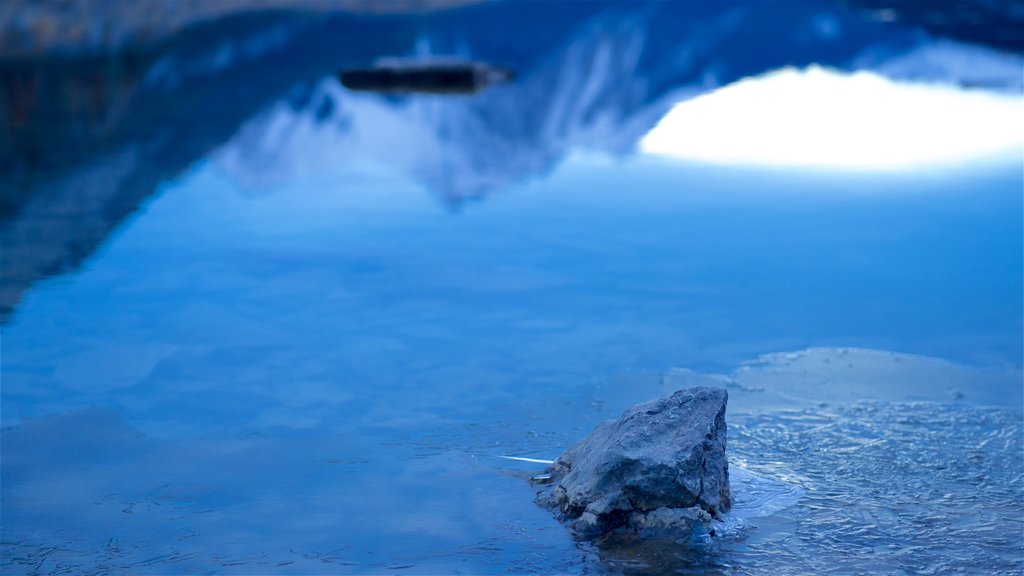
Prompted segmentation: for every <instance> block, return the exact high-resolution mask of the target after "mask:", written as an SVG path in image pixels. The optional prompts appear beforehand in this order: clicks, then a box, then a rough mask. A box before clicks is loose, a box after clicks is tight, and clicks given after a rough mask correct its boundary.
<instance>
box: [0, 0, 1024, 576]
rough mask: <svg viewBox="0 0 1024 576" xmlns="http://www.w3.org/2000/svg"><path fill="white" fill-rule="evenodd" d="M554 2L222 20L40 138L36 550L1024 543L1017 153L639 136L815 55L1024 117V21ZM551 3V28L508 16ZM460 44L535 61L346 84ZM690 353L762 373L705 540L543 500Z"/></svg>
mask: <svg viewBox="0 0 1024 576" xmlns="http://www.w3.org/2000/svg"><path fill="white" fill-rule="evenodd" d="M537 5H543V6H544V7H545V8H544V9H545V10H547V12H548V14H546V16H545V18H543V19H540V18H535V17H529V18H527V17H526V16H523V18H525V20H509V19H510V18H513V17H514V16H515V15H516V14H519V12H516V11H515V10H512V9H509V8H507V6H508V5H506V4H501V3H489V4H487V5H486V6H484V7H476V8H472V9H470V10H468V11H465V12H459V11H453V12H450V13H445V15H441V16H436V17H430V18H434V19H433V20H432V19H430V18H428V17H423V18H421V19H420V20H417V22H418V24H417V26H418V28H417V27H407V26H404V25H397V24H396V25H394V26H393V27H392V28H388V26H390V25H389V24H387V22H389V21H388V20H386V19H383V18H382V19H377V20H372V21H370V22H369V23H363V24H361V26H362V25H365V26H367V27H369V28H366V31H362V30H363V29H362V28H356V29H357V30H361V32H359V33H360V34H365V38H364V40H365V42H362V43H353V44H351V45H350V44H345V42H346V40H345V39H346V38H348V36H345V34H341V33H340V32H345V31H348V32H351V31H352V30H353V28H352V23H351V22H349V21H347V20H345V19H344V18H342V19H340V20H337V19H336V20H331V22H332V23H329V24H322V25H321V24H318V25H317V26H319V27H317V26H313V25H311V24H302V26H307V25H308V26H313V27H312V28H302V27H301V26H300V27H299V28H295V29H293V28H289V26H299V24H296V23H295V22H293V21H291V20H288V21H285V24H287V25H285V24H282V25H281V26H280V27H278V28H274V34H273V35H271V36H267V38H271V37H272V38H273V42H270V43H269V44H267V43H264V44H266V45H264V44H260V43H259V42H256V40H253V39H250V41H247V42H248V44H246V43H243V44H242V45H244V46H250V47H253V46H255V47H258V48H259V50H256V48H253V49H251V50H248V51H246V50H241V51H235V52H230V51H228V52H225V51H224V50H222V49H221V46H222V45H221V44H220V43H219V42H220V40H219V39H218V40H217V42H214V41H213V40H211V38H220V37H219V36H216V35H215V34H213V32H210V33H209V37H207V36H204V35H202V34H197V35H195V36H194V37H192V39H191V40H192V41H191V43H190V44H188V46H189V47H188V49H184V48H181V49H177V48H175V49H174V50H171V48H174V46H175V45H174V44H173V43H171V44H170V45H169V46H170V48H168V50H171V51H172V53H171V54H169V55H164V56H162V57H161V59H159V61H156V62H149V63H148V64H146V66H147V67H145V69H144V70H142V71H141V72H140V73H139V74H138V78H143V79H145V82H144V85H143V88H139V89H138V90H139V91H138V92H132V93H133V94H136V97H135V99H132V100H131V101H130V102H127V103H122V104H124V105H123V106H121V107H114V108H115V109H116V111H117V114H123V117H125V118H129V119H132V122H136V124H131V130H127V129H126V131H123V132H117V131H116V130H115V131H114V132H112V133H107V135H106V136H105V138H107V139H106V140H103V142H104V143H105V144H104V145H103V146H99V145H97V147H96V148H95V150H93V149H92V148H90V149H89V150H88V151H87V152H82V151H81V150H80V151H79V152H77V154H78V155H77V156H76V155H75V154H71V156H68V157H63V156H60V154H58V153H57V152H60V151H62V150H63V151H65V152H66V150H65V149H64V148H62V146H64V145H68V141H72V140H73V139H74V137H76V136H74V135H75V134H78V133H79V132H81V131H87V130H86V129H87V128H88V127H87V126H86V127H83V126H81V125H79V124H69V125H68V126H70V127H68V128H67V130H66V132H68V133H65V131H62V130H64V128H63V126H64V124H59V123H58V124H47V123H46V122H43V121H39V123H38V124H32V125H30V128H31V130H29V132H30V133H25V134H22V133H18V134H16V135H17V136H18V137H19V138H21V140H16V141H17V142H28V143H32V142H36V143H38V142H37V141H36V140H33V139H32V138H36V137H40V135H41V134H42V135H45V139H44V140H42V141H41V142H43V144H45V145H44V146H42V147H41V148H39V147H37V148H32V147H31V146H29V152H26V153H25V154H26V156H25V157H26V158H29V157H32V154H35V153H42V152H40V150H42V151H43V152H47V151H49V152H47V153H52V156H53V158H51V160H52V161H53V162H54V164H55V167H52V169H49V168H48V169H47V170H44V171H43V172H40V173H32V174H31V175H30V176H31V177H24V178H23V176H24V174H22V173H21V172H17V171H16V170H15V171H11V172H9V173H8V172H6V171H5V172H4V174H6V175H0V192H3V193H4V196H3V200H4V202H5V204H3V205H2V206H0V208H2V210H3V211H2V213H0V216H2V219H0V240H2V241H3V250H4V254H3V264H4V276H3V282H2V283H0V288H2V291H0V312H2V313H3V314H4V324H3V336H2V337H3V350H2V353H3V356H2V366H0V368H2V391H0V396H2V397H0V400H2V424H3V431H2V460H0V465H2V468H0V473H2V484H0V504H2V508H3V517H2V520H0V532H2V534H0V541H2V544H0V546H2V548H0V549H2V553H0V562H2V564H0V569H2V571H3V573H4V574H121V573H133V574H197V573H202V574H207V573H215V574H328V573H329V574H335V573H337V574H347V573H351V574H378V573H379V574H384V573H394V574H422V573H429V574H435V573H462V574H478V573H512V574H521V573H538V574H553V573H570V574H574V573H586V574H605V573H628V574H652V573H682V574H773V575H774V574H801V575H802V574H851V573H864V574H894V575H911V574H954V573H963V574H985V575H990V574H1014V573H1017V574H1019V573H1022V572H1024V458H1022V454H1024V445H1022V444H1024V441H1022V437H1024V415H1022V407H1024V385H1022V373H1021V357H1022V354H1024V350H1022V346H1024V344H1022V333H1024V328H1022V325H1024V312H1022V300H1021V294H1022V292H1024V287H1022V277H1024V264H1022V262H1024V249H1022V242H1024V240H1022V238H1024V217H1022V213H1024V198H1022V194H1021V190H1022V187H1024V176H1022V174H1024V171H1022V164H1021V158H1020V155H1019V150H1010V151H1009V153H1008V154H1004V155H994V156H992V157H986V158H984V159H975V160H973V161H971V162H968V163H963V164H955V163H952V164H944V165H941V166H934V165H932V166H926V167H918V168H914V169H908V170H903V171H883V172H871V171H867V172H858V171H841V172H829V171H822V170H818V171H808V170H795V169H787V170H782V169H776V168H772V167H760V168H754V167H742V166H736V165H702V164H698V163H694V162H688V161H686V160H680V159H670V158H662V157H656V156H651V155H647V154H643V153H633V152H632V151H633V150H634V148H635V144H636V143H637V142H638V141H639V139H640V138H641V137H642V136H643V135H644V134H645V133H647V132H648V131H650V130H651V129H652V128H654V126H655V125H656V124H657V122H658V120H659V119H660V118H662V116H663V115H664V114H665V113H666V112H668V110H669V109H671V108H672V107H673V106H674V105H675V104H676V103H677V102H679V101H680V100H685V99H686V98H689V97H691V96H693V95H696V94H703V93H706V92H708V91H709V90H710V89H712V88H714V87H716V86H720V85H725V84H728V83H730V82H733V81H735V80H739V79H740V78H743V77H746V76H750V75H757V74H762V73H765V72H769V71H771V70H773V69H777V68H779V67H781V66H784V65H799V66H804V65H807V64H811V63H817V64H820V65H821V66H824V67H827V68H829V69H832V70H839V71H842V70H852V69H869V70H879V71H883V72H885V73H887V74H889V75H890V76H892V77H895V78H897V79H900V80H907V81H915V80H918V81H919V80H928V81H942V82H947V83H949V82H959V83H961V84H964V85H971V86H974V87H973V88H971V89H984V90H988V91H990V92H991V93H992V94H1001V95H1002V96H1000V97H1002V98H1009V99H1010V100H1009V101H1011V103H1012V102H1016V104H1015V105H1016V106H1017V110H1018V111H1019V109H1020V108H1019V107H1020V102H1019V92H1016V91H1019V89H1020V77H1019V71H1020V56H1019V53H1018V52H1013V51H1012V50H1011V51H1007V50H1006V47H1005V46H1001V45H1000V46H994V47H993V46H986V45H984V43H982V44H978V45H975V44H970V40H971V38H972V37H970V36H969V35H968V36H964V37H957V38H954V39H948V38H947V39H943V40H941V41H940V40H936V39H934V38H932V36H930V35H929V34H931V33H935V34H938V33H939V32H942V30H939V32H936V31H934V30H932V31H931V32H929V33H925V32H924V31H922V30H918V29H914V28H913V27H912V26H911V25H909V24H899V25H897V24H893V25H892V27H891V28H886V27H885V26H889V25H888V24H884V23H883V22H882V21H881V20H877V19H874V20H872V19H868V20H865V19H864V18H862V17H860V16H856V14H859V13H855V12H851V10H850V9H848V8H844V7H841V6H840V5H836V4H833V3H828V4H822V5H820V6H818V5H815V4H813V3H800V4H799V5H798V4H797V3H792V4H787V6H789V8H787V9H786V10H788V12H787V11H786V10H784V11H783V12H785V13H784V14H782V13H780V14H779V15H777V16H773V15H772V14H769V13H768V12H767V11H766V9H765V8H764V7H763V6H762V5H761V4H759V3H758V4H737V5H732V4H730V3H713V4H703V3H689V2H674V3H659V4H652V5H647V4H640V3H629V4H628V5H612V4H609V5H610V6H618V8H616V9H615V10H612V11H611V12H609V11H607V10H605V11H602V10H604V8H600V7H601V6H604V4H598V3H569V4H565V5H562V4H557V5H556V4H540V3H536V5H535V4H532V3H531V4H524V5H520V7H519V8H517V9H516V10H523V11H528V10H533V9H536V6H537ZM503 6H505V7H503ZM522 6H533V8H529V9H528V8H523V7H522ZM814 6H817V7H816V8H814V9H813V10H812V9H811V8H813V7H814ZM556 8H557V9H556ZM503 10H505V11H509V13H506V12H502V11H503ZM776 10H778V8H777V7H775V6H773V7H771V11H776ZM492 11H493V12H492ZM663 12H664V13H663ZM773 13H774V12H773ZM474 15H476V16H474ZM527 16H528V15H527ZM534 16H536V15H534ZM855 16H856V17H855ZM474 18H476V19H477V20H474ZM525 21H529V22H534V23H535V24H536V28H537V30H536V35H535V37H531V40H530V42H531V43H530V47H529V48H527V47H524V46H525V44H524V45H518V44H517V45H516V46H519V48H515V47H514V46H512V44H510V45H509V46H512V47H509V46H503V45H502V46H499V45H496V44H494V43H492V42H490V41H489V40H488V39H489V38H492V37H496V33H495V32H494V30H493V27H492V28H487V25H488V24H487V23H488V22H502V23H503V25H504V24H505V23H509V24H510V25H517V24H516V22H519V23H520V24H518V25H521V24H522V22H525ZM260 22H261V21H254V22H251V23H250V24H249V26H251V27H252V29H253V30H256V31H257V32H259V31H260V30H258V28H259V23H260ZM302 22H306V21H305V20H303V21H302ZM680 22H682V23H686V26H689V28H685V30H686V31H687V33H686V34H681V33H679V30H681V28H679V26H680V25H681V24H679V25H677V24H678V23H680ZM289 23H290V24H289ZM470 24H472V25H470ZM542 24H543V26H542ZM667 24H672V25H671V26H668V25H667ZM900 26H903V27H900ZM548 28H550V30H549V29H548ZM776 29H777V30H779V31H780V32H779V38H777V39H774V40H772V41H771V42H770V44H771V46H772V50H764V49H741V48H743V46H746V44H743V43H742V42H747V41H749V42H753V43H754V44H756V43H757V42H761V41H762V40H763V38H762V37H761V36H758V35H757V34H760V32H758V31H761V30H776ZM249 30H250V29H249V28H244V27H243V28H242V29H241V30H234V29H229V30H227V31H226V32H224V34H226V35H227V36H225V37H232V36H231V34H243V33H248V32H247V31H249ZM453 30H454V31H455V32H459V31H470V32H466V33H465V34H463V35H460V34H462V32H459V33H458V34H456V33H455V32H453ZM385 31H390V32H389V34H384V33H383V32H385ZM412 31H416V33H415V34H413V33H412ZM262 32H263V33H267V34H269V32H267V31H266V30H263V31H262ZM229 33H230V34H229ZM406 36H408V37H406ZM261 37H262V36H261ZM357 37H358V36H357ZM232 38H233V37H232ZM773 38H774V37H773ZM759 39H760V40H759ZM236 40H237V38H236ZM225 41H226V42H227V41H228V40H225ZM204 42H205V43H204ZM268 42H269V41H268ZM513 48H515V49H513ZM175 50H177V51H175ZM452 51H455V52H459V51H462V52H468V53H469V54H471V55H474V56H479V57H481V58H483V59H485V60H489V61H493V62H495V63H497V64H506V65H510V66H512V67H513V68H514V69H515V70H516V72H517V75H516V80H515V82H512V83H510V84H508V85H503V86H500V87H493V88H489V89H488V90H486V91H484V92H482V93H480V94H478V95H475V96H471V97H470V96H459V97H442V96H427V95H405V96H393V95H390V96H381V95H376V94H366V93H361V94H353V93H348V92H346V91H345V90H344V89H343V88H341V87H340V85H339V84H338V83H337V81H336V78H335V77H334V74H335V72H336V71H337V67H338V66H340V65H341V63H346V64H347V63H352V64H358V63H362V62H363V61H364V60H367V59H369V58H370V57H371V56H377V55H379V54H382V53H383V54H388V55H395V54H399V55H408V54H413V53H425V52H426V53H431V52H433V53H442V54H446V53H449V52H452ZM229 53H230V54H235V57H236V58H237V61H236V60H231V59H230V58H228V59H227V60H224V59H221V60H216V62H217V63H218V64H217V66H220V67H221V68H216V70H214V68H215V67H212V66H213V64H211V61H207V60H209V58H211V57H212V56H211V54H229ZM341 56H344V58H342V57H341ZM225 58H226V57H225ZM222 60H223V61H222ZM68 66H71V65H70V64H68ZM72 68H73V67H72ZM19 70H20V69H19ZM211 70H214V71H213V72H211ZM22 72H23V71H22ZM0 73H2V74H5V75H7V76H5V78H7V77H10V78H16V77H18V76H17V74H15V73H14V72H11V70H10V69H8V68H3V67H2V66H0ZM18 73H19V74H20V73H21V72H18ZM836 73H837V74H838V73H840V72H836ZM204 74H206V75H208V76H204ZM54 77H57V76H54ZM118 78H119V79H120V80H125V78H127V76H126V77H120V76H119V77H118ZM120 80H119V81H120ZM140 81H141V80H140ZM12 82H13V80H12ZM979 83H984V84H985V85H984V86H983V87H981V88H978V87H977V84H979ZM122 88H124V89H125V90H128V88H125V87H124V86H122ZM946 88H947V89H949V90H959V89H960V88H957V87H955V86H952V87H951V86H949V85H947V86H946ZM129 91H130V90H129ZM110 93H116V91H110ZM987 93H988V92H987ZM1005 103H1006V102H1004V104H1005ZM190 106H191V108H190ZM175 114H180V116H175ZM115 116H116V115H115ZM1011 116H1012V114H1011ZM55 117H56V116H55ZM1011 120H1012V117H1011V118H1010V119H1008V120H1007V123H1008V124H1010V123H1011ZM935 121H936V122H937V123H941V122H942V118H936V120H935ZM47 122H48V121H47ZM111 122H115V121H114V120H111ZM115 124H116V122H115ZM12 126H13V125H12ZM12 126H7V129H9V130H14V128H12ZM742 128H743V127H742V126H733V127H732V129H736V130H741V129H742ZM76 130H79V132H76ZM176 130H181V132H176ZM4 134H5V137H7V138H8V140H4V141H3V143H4V145H5V146H8V148H4V150H7V149H10V150H15V151H17V150H19V149H18V148H17V147H16V146H15V145H14V144H12V142H15V140H11V139H10V134H9V133H8V132H4ZM69 134H71V135H69ZM833 136H834V135H833ZM838 136H839V137H842V135H841V134H840V135H838ZM885 136H886V135H885V134H884V132H883V133H879V135H878V137H879V138H885ZM903 136H906V135H903ZM111 142H113V143H114V144H110V143H111ZM26 146H27V145H26ZM68 146H70V145H68ZM104 146H106V147H104ZM72 148H73V147H72ZM54 158H56V159H54ZM61 158H63V160H61ZM68 158H71V160H68ZM0 160H3V159H2V158H0ZM5 161H6V160H5ZM26 161H27V160H26ZM63 161H66V162H67V163H66V164H60V162H63ZM4 166H7V165H6V164H5V165H4ZM11 166H14V168H17V167H18V166H20V165H15V164H11ZM19 169H20V168H19ZM12 170H13V168H12ZM9 174H14V176H10V175H9ZM18 178H21V179H20V180H19V179H18ZM693 385H711V386H721V387H725V388H727V389H728V390H729V394H730V403H729V409H728V413H727V422H728V425H729V448H728V449H729V455H730V462H731V466H732V471H733V475H732V488H733V492H734V497H735V507H734V509H733V510H732V511H731V512H730V513H729V514H728V515H726V517H725V519H724V520H723V521H722V522H721V523H720V524H719V525H717V526H716V529H715V534H714V535H710V534H702V535H697V536H696V537H695V538H694V539H693V540H692V541H689V542H673V541H646V542H636V541H630V540H626V539H615V538H611V539H607V540H603V541H599V542H597V543H590V542H576V541H573V540H572V538H571V537H570V535H569V534H568V532H567V531H566V530H565V528H564V527H563V526H561V525H560V524H559V523H558V522H557V521H556V520H555V519H554V518H552V517H551V515H550V514H549V513H548V512H547V511H546V510H544V509H542V508H540V507H539V506H537V505H535V503H534V501H533V499H534V494H535V493H534V487H532V486H531V485H530V483H529V481H528V480H529V478H530V477H531V476H532V475H534V474H536V473H538V472H539V471H540V470H542V469H543V467H544V465H543V464H541V463H535V462H529V461H517V460H509V459H507V458H500V456H515V457H523V458H533V459H538V460H546V459H552V458H554V457H556V456H557V455H558V454H560V453H561V452H562V451H563V450H564V449H565V448H566V447H568V446H569V445H570V444H571V443H573V442H574V441H576V440H577V439H579V438H581V437H582V436H584V435H585V434H587V433H588V432H589V431H590V430H591V429H592V428H593V426H594V425H595V424H597V423H598V422H599V421H601V420H602V419H606V418H612V417H617V416H618V415H619V414H620V413H621V411H622V410H623V409H625V408H626V407H628V406H630V405H632V404H635V403H637V402H641V401H645V400H649V399H651V398H653V397H656V396H659V395H663V394H667V393H670V392H672V391H674V390H676V389H679V388H682V387H686V386H693Z"/></svg>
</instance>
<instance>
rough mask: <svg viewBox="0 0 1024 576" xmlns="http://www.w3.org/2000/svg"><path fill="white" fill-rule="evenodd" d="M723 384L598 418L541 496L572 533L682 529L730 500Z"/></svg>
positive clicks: (673, 533) (674, 533)
mask: <svg viewBox="0 0 1024 576" xmlns="http://www.w3.org/2000/svg"><path fill="white" fill-rule="evenodd" d="M727 402H728V393H727V392H726V391H725V390H724V389H721V388H703V387H702V388H689V389H686V390H679V391H678V392H676V393H674V394H672V395H671V396H669V397H667V398H662V399H659V400H653V401H651V402H645V403H643V404H638V405H636V406H634V407H632V408H630V409H628V410H626V411H625V412H624V413H623V414H622V417H621V418H619V419H618V420H614V421H613V420H608V421H605V422H602V423H601V424H599V425H598V426H597V427H596V428H595V429H594V431H593V432H591V433H590V435H589V436H587V437H586V438H584V439H583V440H581V441H579V442H578V443H576V444H575V445H574V446H572V447H571V448H569V449H568V450H567V451H566V452H565V453H564V454H562V455H561V456H560V457H559V458H558V459H557V460H556V461H555V463H554V464H553V465H552V466H551V468H550V470H549V471H550V474H551V480H552V484H551V489H550V491H548V492H545V493H544V494H542V495H541V496H539V500H540V501H541V503H542V504H544V505H546V506H548V507H550V508H552V509H553V511H554V512H555V513H556V515H558V516H559V518H560V519H561V520H562V521H564V522H566V523H567V524H568V525H569V526H570V527H571V528H572V529H573V530H574V531H575V532H576V533H577V534H578V535H580V536H583V537H594V536H600V535H602V534H606V533H609V532H612V531H616V532H627V533H632V534H637V535H638V536H641V537H681V536H686V535H687V534H689V532H690V531H691V530H692V528H693V526H694V525H695V524H705V525H706V524H707V523H709V522H710V521H711V519H712V518H713V517H717V516H718V515H719V514H720V513H721V512H724V511H727V510H728V509H729V507H730V501H729V465H728V463H727V461H726V457H725V444H726V425H725V406H726V403H727Z"/></svg>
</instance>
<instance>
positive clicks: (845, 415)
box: [729, 402, 1024, 574]
mask: <svg viewBox="0 0 1024 576" xmlns="http://www.w3.org/2000/svg"><path fill="white" fill-rule="evenodd" d="M1021 436H1022V420H1021V416H1020V414H1019V413H1017V412H1016V411H1014V410H1010V409H1004V408H999V409H996V408H977V407H971V406H965V405H956V404H939V403H879V402H862V403H857V404H853V405H849V406H841V407H832V408H814V409H811V408H808V409H803V410H783V411H775V412H771V413H762V414H756V415H743V414H741V415H734V416H733V419H732V421H731V422H730V439H729V441H730V449H731V450H732V454H733V457H734V458H735V459H736V460H737V461H738V462H740V463H741V464H742V465H743V466H746V467H749V468H750V469H751V470H752V471H754V472H755V473H758V474H763V475H766V476H770V477H773V478H778V479H784V480H787V481H790V482H795V483H796V484H798V485H799V486H800V487H801V488H803V489H804V490H805V493H804V494H803V496H802V497H800V498H799V501H798V502H797V503H796V505H795V506H794V507H793V508H790V509H788V510H784V511H782V512H780V513H779V516H782V517H786V518H788V519H791V520H792V521H794V522H795V523H796V525H795V530H794V532H793V533H792V534H791V535H789V536H788V537H786V538H785V540H784V541H783V542H779V541H778V539H776V538H768V537H752V538H750V539H749V540H748V541H746V542H745V543H743V544H742V545H739V546H736V547H735V549H734V550H733V553H734V554H735V559H736V560H737V561H738V562H740V563H741V564H743V565H746V566H747V568H750V569H755V571H757V572H761V571H762V570H764V571H770V572H771V573H776V574H779V573H808V572H807V571H808V570H810V571H812V572H814V573H818V574H827V573H832V574H835V573H850V572H851V571H864V572H867V573H886V574H949V573H978V574H981V573H985V574H1008V573H1019V572H1020V571H1021V570H1024V560H1022V552H1024V544H1022V539H1021V526H1022V524H1021V522H1022V515H1024V513H1022V510H1024V492H1022V477H1024V461H1022V459H1021V454H1022V448H1024V446H1022V441H1021ZM742 469H743V468H742V467H737V470H742ZM743 506H744V504H743V503H740V506H739V508H740V509H741V510H742V507H743ZM766 573H767V572H766Z"/></svg>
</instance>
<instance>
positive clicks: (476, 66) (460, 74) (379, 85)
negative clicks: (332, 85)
mask: <svg viewBox="0 0 1024 576" xmlns="http://www.w3.org/2000/svg"><path fill="white" fill-rule="evenodd" d="M339 77H340V79H341V83H342V85H343V86H345V87H346V88H348V89H349V90H361V91H371V92H424V93H430V94H473V93H475V92H478V91H480V90H482V89H483V88H486V87H487V86H491V85H493V84H503V83H505V82H508V81H510V80H512V77H513V75H512V71H511V70H507V69H504V68H498V67H494V66H491V65H489V64H485V63H483V62H465V61H458V60H411V61H407V60H394V61H388V62H381V63H380V64H378V65H377V66H374V67H373V68H362V69H355V70H343V71H342V72H341V73H340V74H339Z"/></svg>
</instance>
